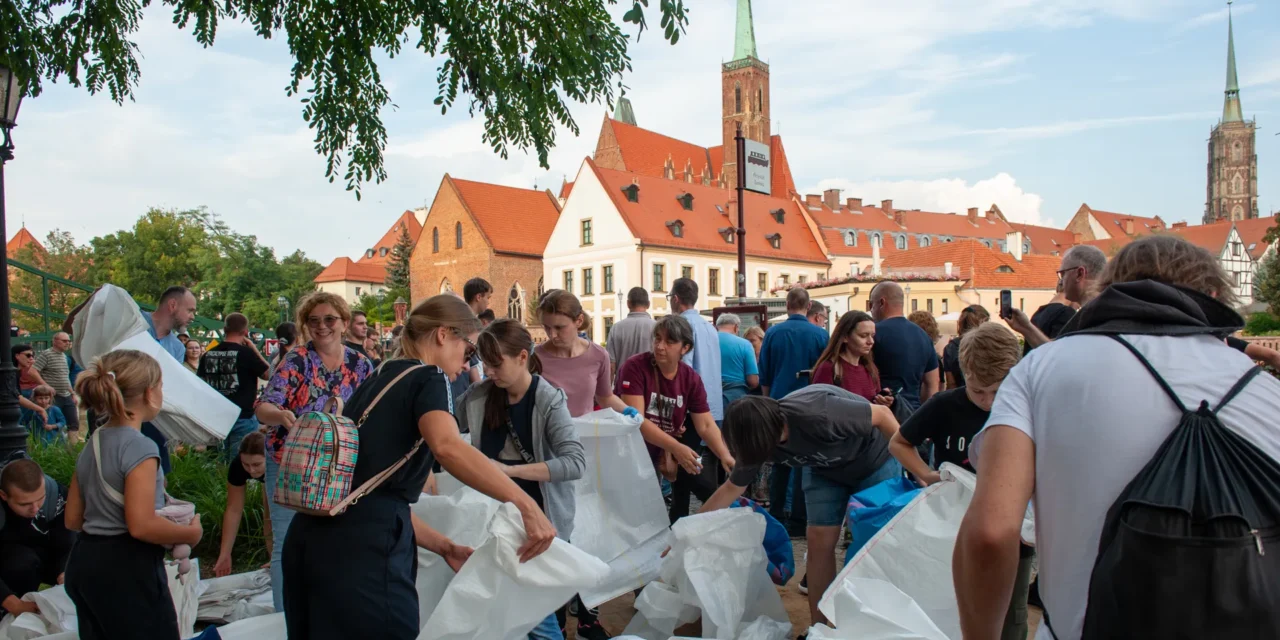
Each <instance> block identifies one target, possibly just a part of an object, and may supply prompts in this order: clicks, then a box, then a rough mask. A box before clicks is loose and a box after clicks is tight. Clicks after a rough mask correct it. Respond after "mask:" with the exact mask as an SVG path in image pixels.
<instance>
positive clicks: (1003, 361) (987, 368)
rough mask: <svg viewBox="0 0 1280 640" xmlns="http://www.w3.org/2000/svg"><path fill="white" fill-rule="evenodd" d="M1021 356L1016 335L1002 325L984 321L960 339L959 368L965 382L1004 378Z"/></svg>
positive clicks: (988, 382) (998, 380) (980, 382)
mask: <svg viewBox="0 0 1280 640" xmlns="http://www.w3.org/2000/svg"><path fill="white" fill-rule="evenodd" d="M1020 359H1022V346H1021V345H1019V344H1018V338H1017V336H1015V335H1013V332H1012V331H1009V330H1008V329H1006V328H1004V326H1003V325H1001V324H998V323H995V322H984V323H982V324H980V325H978V326H976V327H974V328H972V329H970V330H969V331H967V332H965V334H964V337H962V338H960V370H961V372H963V373H964V378H965V381H966V382H971V383H976V384H978V385H991V384H995V383H997V382H1001V381H1003V380H1004V377H1005V376H1007V375H1009V370H1010V369H1012V368H1013V365H1015V364H1018V360H1020Z"/></svg>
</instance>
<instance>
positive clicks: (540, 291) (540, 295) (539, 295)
mask: <svg viewBox="0 0 1280 640" xmlns="http://www.w3.org/2000/svg"><path fill="white" fill-rule="evenodd" d="M546 292H547V290H546V289H544V288H543V287H542V276H538V300H542V294H544V293H546Z"/></svg>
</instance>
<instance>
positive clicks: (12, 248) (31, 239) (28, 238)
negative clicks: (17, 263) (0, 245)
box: [5, 225, 45, 258]
mask: <svg viewBox="0 0 1280 640" xmlns="http://www.w3.org/2000/svg"><path fill="white" fill-rule="evenodd" d="M24 247H31V248H32V249H34V250H35V251H37V252H39V253H45V248H44V245H43V244H40V241H39V240H36V237H35V236H33V235H31V232H30V231H27V227H26V226H25V225H24V226H23V227H22V228H21V229H18V232H17V233H15V234H13V237H12V238H10V239H9V242H7V243H5V254H6V255H8V256H9V257H10V258H12V257H14V256H15V255H17V253H18V250H20V249H22V248H24Z"/></svg>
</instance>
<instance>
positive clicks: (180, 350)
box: [142, 311, 187, 362]
mask: <svg viewBox="0 0 1280 640" xmlns="http://www.w3.org/2000/svg"><path fill="white" fill-rule="evenodd" d="M142 318H143V319H144V320H146V321H147V333H150V334H151V337H152V338H155V339H156V342H159V343H160V346H161V347H162V348H163V349H164V350H165V351H168V352H169V355H171V356H173V359H174V360H177V361H178V362H183V361H185V360H186V358H187V347H186V345H184V344H182V341H181V340H179V339H178V334H176V333H174V332H173V330H170V331H169V335H166V336H165V337H163V338H160V337H158V336H156V322H155V320H152V319H151V314H150V313H147V312H146V311H143V312H142Z"/></svg>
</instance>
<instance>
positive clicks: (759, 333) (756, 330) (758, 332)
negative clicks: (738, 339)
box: [742, 325, 764, 340]
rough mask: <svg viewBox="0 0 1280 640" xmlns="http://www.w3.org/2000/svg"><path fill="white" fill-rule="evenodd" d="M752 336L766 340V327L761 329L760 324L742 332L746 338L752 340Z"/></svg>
mask: <svg viewBox="0 0 1280 640" xmlns="http://www.w3.org/2000/svg"><path fill="white" fill-rule="evenodd" d="M752 336H755V337H757V338H760V339H761V340H764V329H761V328H760V325H756V326H754V327H751V328H750V329H747V330H746V331H745V332H744V333H743V334H742V338H743V339H744V340H750V339H751V337H752Z"/></svg>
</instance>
